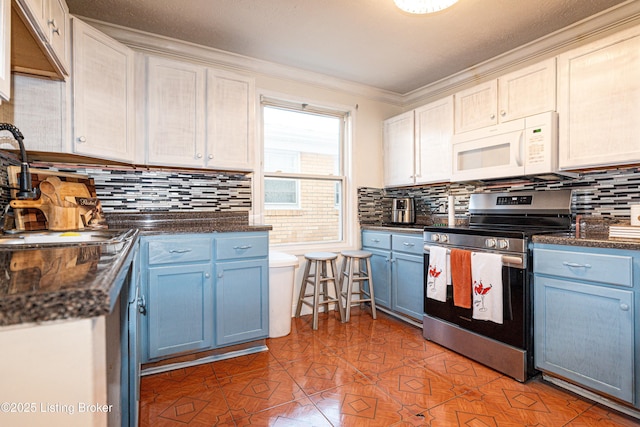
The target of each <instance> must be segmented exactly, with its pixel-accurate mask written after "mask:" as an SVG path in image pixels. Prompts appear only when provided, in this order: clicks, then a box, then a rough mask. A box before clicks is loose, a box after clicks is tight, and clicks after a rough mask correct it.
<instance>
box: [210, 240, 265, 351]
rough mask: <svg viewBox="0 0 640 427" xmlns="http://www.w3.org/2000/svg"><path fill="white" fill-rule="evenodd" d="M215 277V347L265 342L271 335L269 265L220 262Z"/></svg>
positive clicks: (248, 261)
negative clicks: (254, 341)
mask: <svg viewBox="0 0 640 427" xmlns="http://www.w3.org/2000/svg"><path fill="white" fill-rule="evenodd" d="M245 246H249V245H245ZM215 277H216V283H215V308H216V309H215V313H216V321H215V322H216V323H215V324H216V346H219V347H220V346H226V345H231V344H235V343H240V342H246V341H251V340H255V339H260V338H266V337H267V336H268V334H269V263H268V261H267V260H266V259H254V260H246V261H228V262H217V263H216V264H215Z"/></svg>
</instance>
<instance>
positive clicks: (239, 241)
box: [215, 236, 269, 260]
mask: <svg viewBox="0 0 640 427" xmlns="http://www.w3.org/2000/svg"><path fill="white" fill-rule="evenodd" d="M215 247H216V260H221V259H236V258H254V257H266V256H267V255H268V253H269V238H268V237H267V236H246V237H223V238H217V239H216V243H215Z"/></svg>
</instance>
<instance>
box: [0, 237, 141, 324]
mask: <svg viewBox="0 0 640 427" xmlns="http://www.w3.org/2000/svg"><path fill="white" fill-rule="evenodd" d="M110 231H112V230H110ZM113 231H114V233H117V231H115V230H113ZM121 235H122V237H123V238H122V239H121V240H118V239H115V240H113V241H110V242H109V243H101V244H96V243H74V244H69V243H68V244H65V245H61V246H52V245H41V246H38V247H25V248H17V249H16V248H14V247H9V248H7V247H3V248H0V269H2V270H3V271H2V272H1V273H0V326H8V325H16V324H21V323H30V322H44V321H49V320H60V319H73V318H89V317H95V316H103V315H107V314H109V313H110V312H111V310H112V309H113V306H114V304H115V302H116V300H117V299H118V295H119V294H120V291H121V288H122V285H123V283H124V278H125V277H126V274H127V272H128V266H129V265H130V263H131V259H132V257H133V253H134V251H133V248H134V246H135V243H136V241H137V237H138V232H137V230H122V233H121Z"/></svg>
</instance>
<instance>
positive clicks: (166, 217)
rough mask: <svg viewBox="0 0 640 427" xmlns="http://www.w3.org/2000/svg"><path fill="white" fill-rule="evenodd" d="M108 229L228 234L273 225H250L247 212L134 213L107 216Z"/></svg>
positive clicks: (269, 227) (260, 229) (265, 229)
mask: <svg viewBox="0 0 640 427" xmlns="http://www.w3.org/2000/svg"><path fill="white" fill-rule="evenodd" d="M106 218H107V223H108V224H109V228H111V227H114V228H137V229H138V230H140V233H142V234H165V233H225V232H235V231H269V230H271V229H272V227H271V226H270V225H250V224H249V214H248V212H211V211H184V212H164V211H155V212H134V213H113V214H107V215H106Z"/></svg>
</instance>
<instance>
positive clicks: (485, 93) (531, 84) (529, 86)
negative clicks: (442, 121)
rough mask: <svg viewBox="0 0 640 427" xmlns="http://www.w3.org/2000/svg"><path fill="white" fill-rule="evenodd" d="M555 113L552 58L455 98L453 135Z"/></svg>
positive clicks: (554, 78) (554, 66)
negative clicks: (549, 112) (540, 114)
mask: <svg viewBox="0 0 640 427" xmlns="http://www.w3.org/2000/svg"><path fill="white" fill-rule="evenodd" d="M555 109H556V63H555V58H552V59H548V60H545V61H542V62H540V63H537V64H534V65H531V66H528V67H526V68H523V69H520V70H517V71H514V72H512V73H509V74H506V75H504V76H501V77H500V78H499V79H497V80H491V81H488V82H485V83H482V84H479V85H476V86H474V87H471V88H469V89H466V90H463V91H460V92H458V93H456V95H455V131H456V133H460V132H467V131H470V130H475V129H480V128H483V127H487V126H492V125H495V124H498V123H501V122H507V121H510V120H515V119H520V118H523V117H527V116H532V115H535V114H539V113H544V112H546V111H554V110H555Z"/></svg>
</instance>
